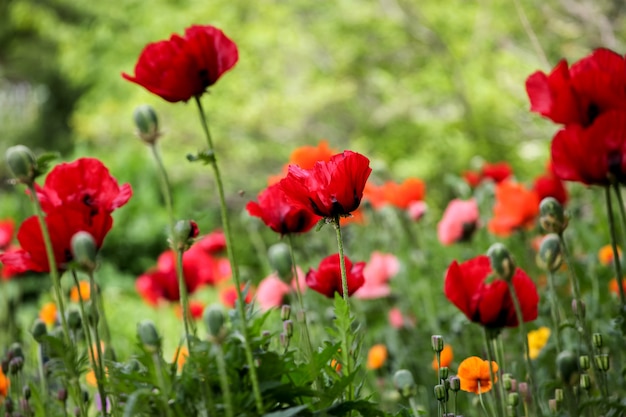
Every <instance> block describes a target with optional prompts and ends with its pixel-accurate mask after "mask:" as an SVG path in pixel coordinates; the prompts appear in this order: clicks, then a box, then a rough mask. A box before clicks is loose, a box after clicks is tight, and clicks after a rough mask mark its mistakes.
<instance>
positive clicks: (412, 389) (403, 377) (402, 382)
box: [393, 369, 417, 398]
mask: <svg viewBox="0 0 626 417" xmlns="http://www.w3.org/2000/svg"><path fill="white" fill-rule="evenodd" d="M393 385H394V386H395V387H396V389H397V390H398V392H399V393H400V395H402V396H403V397H404V398H410V397H413V396H414V395H415V394H417V385H415V380H414V379H413V374H411V372H409V371H408V370H406V369H400V370H399V371H396V373H395V374H394V375H393Z"/></svg>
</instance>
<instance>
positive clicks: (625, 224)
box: [609, 182, 626, 307]
mask: <svg viewBox="0 0 626 417" xmlns="http://www.w3.org/2000/svg"><path fill="white" fill-rule="evenodd" d="M613 191H614V192H615V195H616V196H617V206H618V207H619V214H620V217H621V219H622V228H623V229H622V235H624V236H626V232H624V231H626V212H625V211H624V200H623V198H622V192H621V190H620V189H619V184H618V183H616V182H615V183H613ZM609 200H610V198H609ZM611 217H612V216H610V217H609V221H611ZM610 228H611V243H612V246H613V263H614V265H619V266H621V263H622V262H621V261H622V260H621V256H620V255H619V252H618V249H617V243H615V241H616V240H617V239H615V238H614V237H613V234H615V224H614V223H613V222H611V223H610ZM624 249H626V246H624ZM615 270H616V271H618V270H617V266H616V268H615ZM616 279H617V288H618V291H619V299H620V301H621V302H622V307H624V306H626V292H625V291H624V276H623V275H622V274H621V273H619V272H617V277H616Z"/></svg>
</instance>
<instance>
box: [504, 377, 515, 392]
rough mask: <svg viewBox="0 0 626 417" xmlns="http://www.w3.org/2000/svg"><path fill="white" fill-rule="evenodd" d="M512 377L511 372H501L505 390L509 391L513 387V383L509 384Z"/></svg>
mask: <svg viewBox="0 0 626 417" xmlns="http://www.w3.org/2000/svg"><path fill="white" fill-rule="evenodd" d="M512 377H513V376H512V375H511V374H503V375H502V386H503V387H504V389H505V390H507V391H511V389H512V388H513V385H512V384H511V379H512Z"/></svg>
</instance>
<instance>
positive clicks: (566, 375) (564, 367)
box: [556, 350, 578, 385]
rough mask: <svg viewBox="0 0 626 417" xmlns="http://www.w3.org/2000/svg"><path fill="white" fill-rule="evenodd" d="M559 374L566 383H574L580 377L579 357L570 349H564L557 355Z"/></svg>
mask: <svg viewBox="0 0 626 417" xmlns="http://www.w3.org/2000/svg"><path fill="white" fill-rule="evenodd" d="M556 366H557V369H558V373H559V376H560V377H561V380H562V381H563V382H564V383H565V384H568V385H570V384H573V383H574V382H576V378H577V377H578V357H577V356H576V354H575V353H574V352H572V351H569V350H564V351H563V352H561V353H559V355H558V356H557V357H556Z"/></svg>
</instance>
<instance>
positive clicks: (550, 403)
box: [548, 398, 559, 414]
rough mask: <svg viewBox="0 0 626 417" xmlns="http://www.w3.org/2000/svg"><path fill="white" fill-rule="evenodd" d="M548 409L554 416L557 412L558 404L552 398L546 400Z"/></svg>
mask: <svg viewBox="0 0 626 417" xmlns="http://www.w3.org/2000/svg"><path fill="white" fill-rule="evenodd" d="M548 408H549V409H550V412H551V413H552V414H556V413H558V411H559V403H558V402H557V401H556V400H555V399H554V398H551V399H549V400H548Z"/></svg>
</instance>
